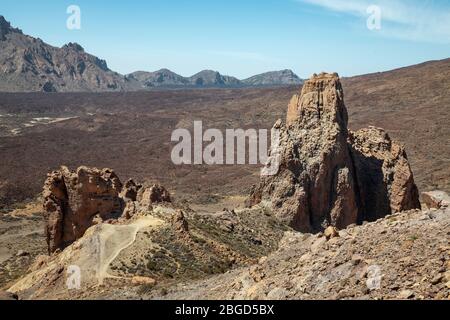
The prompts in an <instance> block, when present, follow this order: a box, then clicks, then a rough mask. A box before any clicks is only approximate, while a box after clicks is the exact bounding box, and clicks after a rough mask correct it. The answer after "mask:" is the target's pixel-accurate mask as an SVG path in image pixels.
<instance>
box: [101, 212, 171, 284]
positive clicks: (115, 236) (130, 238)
mask: <svg viewBox="0 0 450 320" xmlns="http://www.w3.org/2000/svg"><path fill="white" fill-rule="evenodd" d="M163 223H164V221H162V220H160V219H157V218H155V217H143V218H140V219H139V220H137V221H135V222H134V223H131V224H129V225H104V226H103V227H102V230H101V231H100V232H99V233H98V235H97V239H98V244H99V245H100V250H99V259H98V269H97V278H98V280H99V284H102V283H103V280H104V279H105V278H115V277H114V276H112V275H109V274H108V269H109V266H110V265H111V263H112V262H113V261H114V260H115V259H116V258H117V256H118V255H119V254H120V253H121V252H122V250H124V249H126V248H128V247H129V246H131V245H132V244H133V243H134V242H135V241H136V236H137V234H138V232H139V231H140V230H141V229H144V228H148V227H157V226H160V225H162V224H163Z"/></svg>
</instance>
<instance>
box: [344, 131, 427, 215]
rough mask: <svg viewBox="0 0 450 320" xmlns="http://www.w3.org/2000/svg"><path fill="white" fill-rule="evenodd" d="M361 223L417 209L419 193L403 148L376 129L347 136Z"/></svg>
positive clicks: (383, 132) (418, 206)
mask: <svg viewBox="0 0 450 320" xmlns="http://www.w3.org/2000/svg"><path fill="white" fill-rule="evenodd" d="M349 140H350V144H351V147H352V154H353V159H354V162H355V168H356V176H357V180H358V188H359V193H360V209H361V212H362V213H363V215H364V220H368V221H373V220H376V219H378V218H382V217H384V216H386V215H387V214H390V213H395V212H401V211H407V210H410V209H416V208H420V202H419V191H418V189H417V187H416V185H415V183H414V177H413V173H412V171H411V167H410V165H409V162H408V157H407V155H406V151H405V149H404V148H403V146H401V145H399V144H397V143H396V142H394V141H392V140H391V138H390V137H389V135H388V134H387V133H386V132H385V131H384V130H383V129H379V128H374V127H370V128H369V129H362V130H359V131H357V132H352V133H351V134H350V139H349Z"/></svg>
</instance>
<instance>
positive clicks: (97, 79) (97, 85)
mask: <svg viewBox="0 0 450 320" xmlns="http://www.w3.org/2000/svg"><path fill="white" fill-rule="evenodd" d="M283 72H284V71H273V72H269V73H265V74H271V75H273V74H278V73H283ZM290 72H291V73H292V74H293V72H292V71H290ZM265 74H261V75H256V76H254V77H252V78H257V79H261V81H260V82H261V84H263V85H265V86H267V85H268V86H279V85H290V84H298V83H297V82H295V81H294V82H292V83H289V82H286V81H284V82H280V81H277V79H278V78H280V79H281V76H279V77H278V78H277V77H272V79H265V78H264V75H265ZM294 78H295V79H297V78H298V77H297V76H295V77H293V79H294ZM247 86H258V83H249V82H246V80H242V81H241V80H239V79H237V78H235V77H231V76H227V75H222V74H220V73H219V72H217V71H213V70H203V71H200V72H199V73H197V74H194V75H193V76H191V77H183V76H180V75H178V74H176V73H174V72H172V71H170V70H168V69H161V70H158V71H155V72H145V71H137V72H133V73H131V74H128V75H122V74H120V73H118V72H115V71H113V70H111V69H109V67H108V64H107V62H106V61H105V60H103V59H101V58H98V57H97V56H95V55H92V54H89V53H87V52H86V51H85V50H84V48H83V47H82V46H81V45H80V44H78V43H72V42H69V43H68V44H66V45H64V46H62V47H61V48H59V47H55V46H52V45H50V44H48V43H46V42H44V41H43V40H41V39H39V38H34V37H32V36H29V35H26V34H24V33H23V32H22V31H21V30H20V29H17V28H14V27H12V26H11V23H10V22H8V21H7V20H6V19H5V18H4V17H3V16H1V15H0V92H108V91H113V92H114V91H119V92H125V91H139V90H143V89H144V90H145V89H152V88H205V87H212V88H222V87H224V88H228V87H230V88H235V87H247Z"/></svg>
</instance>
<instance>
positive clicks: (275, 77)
mask: <svg viewBox="0 0 450 320" xmlns="http://www.w3.org/2000/svg"><path fill="white" fill-rule="evenodd" d="M242 82H243V83H245V84H246V85H248V86H273V85H300V84H302V83H303V80H302V79H300V78H299V77H298V76H297V75H296V74H295V73H294V72H293V71H292V70H281V71H272V72H266V73H262V74H259V75H256V76H253V77H250V78H248V79H245V80H242Z"/></svg>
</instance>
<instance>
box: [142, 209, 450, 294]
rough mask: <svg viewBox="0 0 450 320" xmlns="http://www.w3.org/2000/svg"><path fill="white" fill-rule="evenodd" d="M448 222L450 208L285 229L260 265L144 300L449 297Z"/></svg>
mask: <svg viewBox="0 0 450 320" xmlns="http://www.w3.org/2000/svg"><path fill="white" fill-rule="evenodd" d="M449 224H450V209H449V208H442V209H438V210H436V209H433V210H430V211H419V210H416V211H409V212H403V213H397V214H394V215H390V216H388V217H386V218H384V219H380V220H378V221H376V222H373V223H367V224H364V225H363V226H355V225H351V226H349V227H348V228H347V229H345V230H341V231H339V232H338V233H335V234H333V235H330V236H328V237H326V236H325V235H324V234H322V233H320V234H317V235H311V234H301V233H294V232H288V233H286V234H285V236H284V238H283V239H282V240H281V242H280V244H279V249H278V250H277V251H276V252H274V253H273V254H271V255H269V256H268V257H265V258H262V259H260V260H259V263H258V264H255V265H253V266H251V267H248V268H243V269H239V270H234V271H231V272H228V273H226V274H224V275H220V276H216V277H213V278H210V279H207V280H204V281H199V282H195V283H186V284H182V285H179V286H176V287H173V288H170V289H169V292H168V294H167V295H165V296H164V297H162V296H161V295H158V294H157V293H155V294H154V295H148V296H146V297H144V298H156V299H161V298H164V299H193V300H195V299H262V300H264V299H275V300H284V299H384V300H386V299H450V242H449ZM137 297H138V296H135V298H137Z"/></svg>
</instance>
